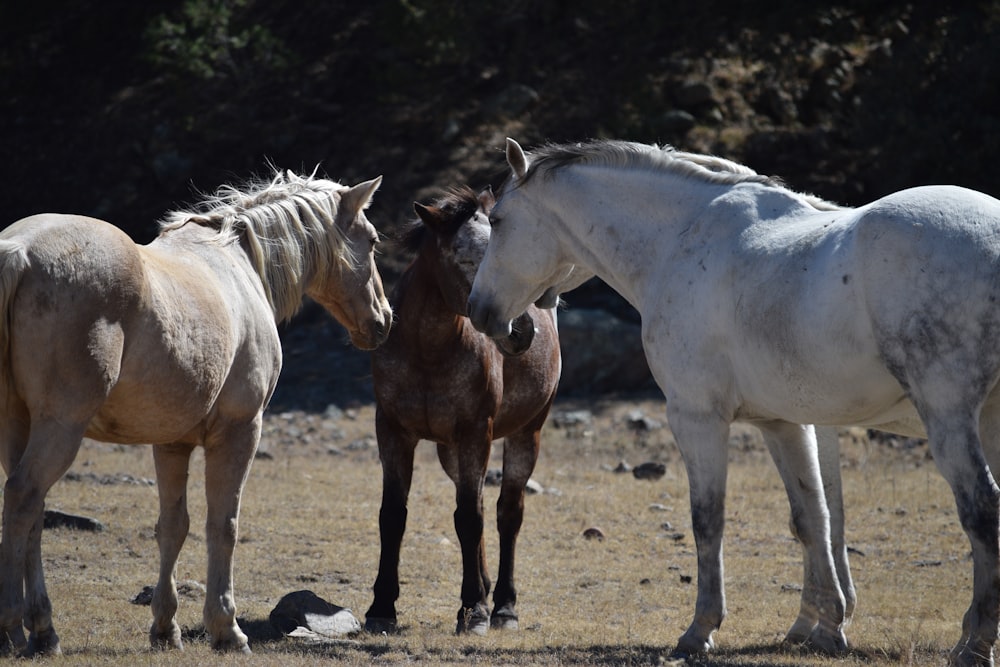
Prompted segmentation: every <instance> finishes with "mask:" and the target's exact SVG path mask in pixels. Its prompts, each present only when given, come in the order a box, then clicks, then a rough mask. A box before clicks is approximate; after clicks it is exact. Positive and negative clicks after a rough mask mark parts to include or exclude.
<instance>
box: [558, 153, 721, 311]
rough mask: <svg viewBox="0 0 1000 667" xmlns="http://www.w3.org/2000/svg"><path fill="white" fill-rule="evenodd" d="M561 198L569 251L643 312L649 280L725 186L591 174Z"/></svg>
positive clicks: (658, 175)
mask: <svg viewBox="0 0 1000 667" xmlns="http://www.w3.org/2000/svg"><path fill="white" fill-rule="evenodd" d="M574 181H575V187H573V188H568V189H566V190H564V191H563V192H562V193H561V197H560V198H559V213H560V215H558V216H557V218H558V220H559V223H558V224H559V225H560V226H561V227H562V228H563V229H562V230H561V238H562V239H563V242H562V243H563V248H564V251H566V252H567V254H568V255H569V256H570V257H571V258H572V261H573V263H574V264H577V265H578V266H579V267H582V268H583V269H584V270H585V271H587V272H589V273H591V274H593V275H596V276H597V277H599V278H600V279H601V280H603V281H604V282H606V283H608V285H610V286H611V287H612V288H613V289H614V290H615V291H616V292H618V293H619V294H620V295H621V296H622V297H624V298H625V300H626V301H628V302H629V303H630V304H631V305H632V306H633V307H635V308H636V309H640V310H641V307H642V302H643V299H644V294H643V290H644V289H645V288H646V287H647V286H648V281H644V280H643V278H644V276H646V275H647V274H648V272H649V271H650V270H651V269H652V268H653V267H656V266H660V265H662V264H663V262H665V261H669V255H670V253H671V252H672V251H673V250H672V249H673V248H674V247H676V245H677V238H678V236H679V235H680V234H681V233H682V232H683V231H684V230H685V228H686V227H688V226H689V225H690V224H691V221H692V220H695V219H696V218H697V217H698V215H699V214H700V213H701V212H702V211H704V209H705V207H706V206H708V204H709V203H710V202H711V201H712V199H713V198H714V197H716V196H718V194H719V193H720V192H722V189H721V188H720V187H719V186H716V185H711V184H707V183H701V182H698V181H693V180H692V179H686V178H681V177H680V176H675V175H672V174H664V173H663V172H646V171H643V172H636V173H622V172H621V171H620V170H605V169H601V170H587V172H586V173H584V174H582V178H580V179H574Z"/></svg>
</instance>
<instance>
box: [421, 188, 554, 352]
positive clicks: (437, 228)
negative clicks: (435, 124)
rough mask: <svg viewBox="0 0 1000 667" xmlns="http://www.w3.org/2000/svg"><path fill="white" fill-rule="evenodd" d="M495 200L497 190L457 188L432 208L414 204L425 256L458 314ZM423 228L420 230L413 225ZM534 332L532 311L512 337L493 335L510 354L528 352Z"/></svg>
mask: <svg viewBox="0 0 1000 667" xmlns="http://www.w3.org/2000/svg"><path fill="white" fill-rule="evenodd" d="M495 203H496V200H495V199H494V197H493V191H492V190H490V189H488V188H487V189H486V190H483V191H482V192H481V193H479V195H476V194H475V192H474V191H473V190H471V189H470V188H461V189H457V190H454V191H453V192H451V193H450V194H449V195H448V196H447V197H444V198H442V199H440V200H438V201H436V202H434V204H432V205H430V206H425V205H423V204H420V203H418V202H414V204H413V209H414V210H415V211H416V213H417V217H419V218H420V221H421V222H422V223H423V228H424V229H426V230H429V231H430V232H431V234H430V236H431V237H432V238H419V237H425V236H428V235H423V234H419V235H414V236H417V237H418V238H419V240H420V245H419V247H415V248H414V249H416V250H418V251H419V252H420V256H421V258H422V259H423V260H424V261H426V262H428V264H429V265H430V267H431V271H432V273H433V275H434V279H435V281H436V283H437V285H438V288H439V289H440V291H441V295H442V296H443V297H444V300H445V303H447V304H448V307H449V308H451V310H452V312H454V313H455V314H456V315H465V313H466V307H467V303H468V300H469V294H470V292H471V291H472V282H473V280H474V279H475V277H476V271H477V269H478V268H479V264H480V263H481V262H482V260H483V255H485V254H486V246H487V243H488V242H489V240H490V223H489V214H490V211H491V210H492V209H493V205H494V204H495ZM415 229H416V231H417V232H419V228H415ZM534 336H535V323H534V321H533V320H532V319H531V316H530V315H529V314H528V313H523V314H521V315H520V316H518V317H517V318H515V320H514V322H513V325H512V328H511V331H510V333H509V334H508V335H506V336H503V337H500V338H497V339H495V342H496V345H497V347H498V348H499V349H500V351H501V352H503V353H504V354H507V355H512V356H513V355H518V354H522V353H523V352H525V351H526V350H527V349H528V348H529V347H530V345H531V341H532V340H533V339H534Z"/></svg>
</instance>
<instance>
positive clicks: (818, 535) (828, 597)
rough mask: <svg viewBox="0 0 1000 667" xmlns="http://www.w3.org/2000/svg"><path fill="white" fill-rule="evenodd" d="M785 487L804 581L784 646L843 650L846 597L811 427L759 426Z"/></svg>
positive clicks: (830, 651)
mask: <svg viewBox="0 0 1000 667" xmlns="http://www.w3.org/2000/svg"><path fill="white" fill-rule="evenodd" d="M759 427H760V430H761V433H762V434H763V435H764V442H765V443H766V444H767V447H768V450H769V451H770V452H771V458H773V459H774V462H775V464H776V465H777V467H778V472H779V473H780V474H781V479H782V480H783V481H784V483H785V491H786V492H787V494H788V503H789V505H790V507H791V521H790V526H791V530H792V534H793V535H794V536H795V537H796V538H797V539H798V540H799V542H800V543H801V544H802V552H803V561H804V571H805V573H804V575H803V585H802V602H801V606H800V610H799V616H798V618H797V619H796V621H795V623H794V624H793V625H792V628H791V629H790V630H789V631H788V635H787V636H786V641H789V642H794V643H804V642H808V643H809V644H811V645H813V646H815V647H816V648H818V649H820V650H821V651H825V652H827V653H839V652H843V651H845V650H846V649H847V639H846V638H845V637H844V631H843V625H844V613H845V612H844V604H845V603H844V595H843V593H842V591H841V586H840V583H839V581H838V578H837V573H836V569H835V566H834V561H833V552H832V550H831V547H830V513H829V511H828V509H827V506H826V494H825V491H824V488H823V478H822V476H821V474H820V462H819V455H818V453H817V444H816V435H815V432H814V431H813V427H812V426H800V425H798V424H789V423H786V422H771V423H767V424H760V425H759Z"/></svg>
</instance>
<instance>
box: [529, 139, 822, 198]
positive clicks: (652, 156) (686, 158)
mask: <svg viewBox="0 0 1000 667" xmlns="http://www.w3.org/2000/svg"><path fill="white" fill-rule="evenodd" d="M529 160H530V161H529V167H528V173H527V174H526V175H525V178H524V180H527V179H529V178H530V177H531V176H532V175H533V174H535V173H537V172H540V171H554V170H557V169H559V168H561V167H564V166H566V165H569V164H589V165H602V166H610V167H640V168H646V169H653V170H662V171H666V172H670V173H675V174H680V175H682V176H687V177H691V178H697V179H700V180H702V181H705V182H707V183H715V184H718V185H737V184H739V183H761V184H764V185H770V186H773V187H776V188H781V189H784V190H787V188H785V186H784V185H783V184H782V182H781V181H780V179H777V178H774V177H772V176H764V175H762V174H758V173H757V172H756V171H754V170H753V169H751V168H750V167H747V166H746V165H742V164H739V163H737V162H733V161H731V160H727V159H725V158H721V157H716V156H714V155H703V154H701V153H687V152H684V151H679V150H676V149H674V148H673V147H671V146H659V145H657V144H640V143H634V142H630V141H614V140H596V141H589V142H583V143H571V144H546V145H544V146H542V147H540V148H538V149H535V150H533V151H532V152H531V153H530V155H529ZM795 194H796V195H798V196H799V197H801V198H802V199H803V200H805V202H806V203H807V204H809V205H810V206H812V207H813V208H815V209H818V210H821V211H836V210H840V208H841V207H840V206H838V205H837V204H834V203H832V202H829V201H826V200H825V199H821V198H820V197H817V196H815V195H810V194H803V193H795Z"/></svg>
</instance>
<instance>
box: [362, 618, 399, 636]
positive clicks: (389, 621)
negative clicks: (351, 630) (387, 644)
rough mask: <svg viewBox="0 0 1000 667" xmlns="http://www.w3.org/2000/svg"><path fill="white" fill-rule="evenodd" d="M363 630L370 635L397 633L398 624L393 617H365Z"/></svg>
mask: <svg viewBox="0 0 1000 667" xmlns="http://www.w3.org/2000/svg"><path fill="white" fill-rule="evenodd" d="M365 632H367V633H368V634H372V635H381V634H387V635H396V634H399V625H398V624H397V623H396V619H394V618H371V617H365Z"/></svg>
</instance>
